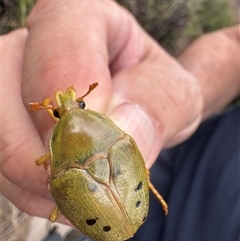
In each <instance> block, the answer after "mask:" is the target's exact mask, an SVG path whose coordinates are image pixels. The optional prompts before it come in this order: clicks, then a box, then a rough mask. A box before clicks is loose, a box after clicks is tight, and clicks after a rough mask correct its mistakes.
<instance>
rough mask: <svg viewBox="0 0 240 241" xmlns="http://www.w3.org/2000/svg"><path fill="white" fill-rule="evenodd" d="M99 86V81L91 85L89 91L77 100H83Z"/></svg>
mask: <svg viewBox="0 0 240 241" xmlns="http://www.w3.org/2000/svg"><path fill="white" fill-rule="evenodd" d="M97 86H98V83H97V82H96V83H93V84H91V85H89V88H88V92H87V93H86V94H85V95H83V96H81V97H78V98H77V100H76V101H77V102H80V101H81V100H83V98H84V97H85V96H87V95H88V94H89V93H91V92H92V90H93V89H95V88H96V87H97Z"/></svg>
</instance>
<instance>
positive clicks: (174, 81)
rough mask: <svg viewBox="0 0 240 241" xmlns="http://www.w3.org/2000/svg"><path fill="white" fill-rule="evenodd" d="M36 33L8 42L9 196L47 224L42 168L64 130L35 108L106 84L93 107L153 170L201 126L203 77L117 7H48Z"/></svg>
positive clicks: (5, 186)
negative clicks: (32, 108)
mask: <svg viewBox="0 0 240 241" xmlns="http://www.w3.org/2000/svg"><path fill="white" fill-rule="evenodd" d="M28 28H29V34H28V35H27V33H26V31H25V30H20V32H21V34H20V32H15V33H12V34H10V35H7V36H4V37H3V43H5V44H4V45H5V46H6V47H7V48H4V55H5V56H6V57H4V60H5V63H3V64H4V66H3V71H4V72H3V78H4V80H3V100H4V106H3V107H2V108H3V112H2V113H4V116H3V133H2V139H3V146H2V150H3V151H2V153H3V159H2V161H3V163H2V169H1V171H2V174H3V177H2V190H1V191H2V192H3V194H4V195H5V196H7V197H8V198H9V199H10V200H11V201H13V202H14V203H15V204H16V205H17V206H18V207H19V208H20V209H22V210H23V211H25V212H27V213H29V214H32V215H37V216H43V217H47V216H48V215H49V213H50V211H51V209H52V208H53V206H54V203H53V201H52V200H51V198H50V195H49V192H48V190H47V188H46V186H45V181H46V178H47V173H46V172H45V170H43V169H41V168H39V167H37V166H35V163H34V160H36V159H37V158H38V157H39V156H41V155H43V154H44V153H45V152H46V147H47V145H48V140H49V135H50V132H51V131H52V129H53V125H54V123H53V121H52V120H51V119H50V117H49V116H48V115H47V114H46V113H44V112H36V113H34V114H33V115H32V116H31V115H30V114H29V109H28V103H29V102H33V101H41V100H42V98H44V97H47V96H49V97H52V95H53V92H54V91H55V90H62V91H64V90H65V89H66V87H67V86H69V85H73V86H74V87H75V88H76V90H77V93H78V94H79V96H80V95H81V94H82V93H84V92H85V91H86V89H87V88H88V85H89V84H91V83H93V82H98V83H99V86H98V87H97V88H96V90H94V91H93V92H92V93H91V94H90V95H89V96H87V97H86V99H85V101H86V104H87V108H90V109H93V110H96V111H100V112H102V113H105V114H106V115H108V116H109V117H110V118H112V119H113V120H114V121H115V122H116V123H117V124H118V125H119V126H120V127H121V128H123V129H124V130H125V131H126V132H127V133H129V134H130V135H132V136H133V138H134V139H135V140H136V142H137V144H138V146H139V148H140V151H141V152H142V154H143V156H144V159H145V160H146V165H147V167H148V168H149V167H150V166H151V165H152V164H153V162H154V160H155V158H156V156H157V155H158V153H159V151H160V150H161V148H163V147H167V146H169V145H173V144H175V143H178V142H180V141H182V140H184V139H186V138H187V137H188V136H189V135H191V133H192V132H193V131H194V129H195V128H196V127H197V125H198V123H199V121H200V120H201V115H202V95H201V92H200V88H199V83H198V81H197V78H195V77H194V76H193V75H192V74H191V72H190V71H186V70H185V69H184V68H183V67H182V66H181V64H180V63H179V62H178V61H177V60H175V59H174V58H172V57H171V56H169V55H168V54H167V53H166V52H165V51H164V50H163V49H161V48H160V47H159V46H158V45H157V44H156V43H155V42H154V41H153V40H152V39H151V38H150V37H149V36H148V35H147V34H146V33H145V32H144V31H143V30H142V29H141V28H140V27H139V26H138V24H137V23H136V22H135V20H134V19H133V18H132V17H131V15H130V14H128V13H127V12H126V11H124V10H123V9H122V8H120V7H119V6H117V5H116V4H115V3H114V2H111V1H91V3H89V1H81V2H79V1H71V2H70V1H46V0H40V1H38V3H37V5H36V6H35V8H34V10H33V12H32V14H31V15H30V17H29V19H28ZM26 39H27V43H26V46H25V40H26ZM24 47H25V55H24V60H23V49H24ZM7 49H8V50H7ZM22 61H23V62H24V63H23V62H22ZM22 66H23V79H22V81H21V76H22V72H21V68H22ZM21 91H22V94H21ZM23 103H24V105H23ZM16 117H17V118H18V119H17V120H16ZM20 197H21V198H20Z"/></svg>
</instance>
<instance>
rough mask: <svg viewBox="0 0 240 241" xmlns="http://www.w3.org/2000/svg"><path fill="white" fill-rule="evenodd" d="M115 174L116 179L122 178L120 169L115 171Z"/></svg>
mask: <svg viewBox="0 0 240 241" xmlns="http://www.w3.org/2000/svg"><path fill="white" fill-rule="evenodd" d="M113 174H114V177H117V176H120V175H121V169H120V168H118V169H116V170H114V173H113Z"/></svg>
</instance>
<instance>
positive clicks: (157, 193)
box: [147, 170, 168, 215]
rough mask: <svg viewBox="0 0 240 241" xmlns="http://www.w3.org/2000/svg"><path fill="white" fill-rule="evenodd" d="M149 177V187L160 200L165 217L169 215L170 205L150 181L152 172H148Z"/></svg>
mask: <svg viewBox="0 0 240 241" xmlns="http://www.w3.org/2000/svg"><path fill="white" fill-rule="evenodd" d="M147 175H148V187H149V189H150V190H151V191H152V193H153V194H154V195H155V197H156V198H157V199H158V201H159V202H160V203H161V205H162V207H163V211H164V212H165V215H167V214H168V205H167V203H166V202H165V200H164V199H163V197H162V196H161V195H160V193H159V192H158V191H157V190H156V188H155V187H154V186H153V184H152V183H151V181H150V171H149V170H147Z"/></svg>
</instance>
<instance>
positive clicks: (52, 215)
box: [49, 206, 62, 223]
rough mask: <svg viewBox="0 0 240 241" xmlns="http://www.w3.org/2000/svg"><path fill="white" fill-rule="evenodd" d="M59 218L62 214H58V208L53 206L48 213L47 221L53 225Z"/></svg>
mask: <svg viewBox="0 0 240 241" xmlns="http://www.w3.org/2000/svg"><path fill="white" fill-rule="evenodd" d="M61 216H62V213H61V212H60V210H59V209H58V207H57V206H55V207H54V208H53V210H52V212H51V213H50V216H49V220H50V222H52V223H55V222H56V220H57V219H58V218H60V217H61Z"/></svg>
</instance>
